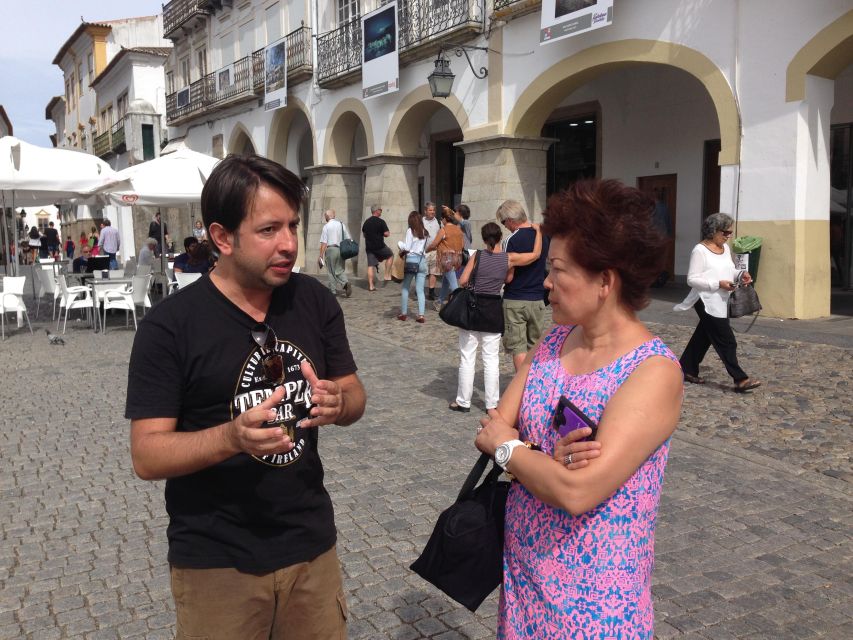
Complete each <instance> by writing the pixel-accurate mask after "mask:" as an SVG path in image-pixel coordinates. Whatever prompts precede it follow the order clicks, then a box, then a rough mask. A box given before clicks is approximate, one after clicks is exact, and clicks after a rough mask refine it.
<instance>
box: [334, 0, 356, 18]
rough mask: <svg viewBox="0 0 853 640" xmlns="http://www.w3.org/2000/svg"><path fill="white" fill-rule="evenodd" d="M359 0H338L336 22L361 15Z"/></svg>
mask: <svg viewBox="0 0 853 640" xmlns="http://www.w3.org/2000/svg"><path fill="white" fill-rule="evenodd" d="M360 5H361V2H360V0H338V24H344V23H345V22H349V21H350V20H354V19H355V18H357V17H358V16H359V15H361V6H360Z"/></svg>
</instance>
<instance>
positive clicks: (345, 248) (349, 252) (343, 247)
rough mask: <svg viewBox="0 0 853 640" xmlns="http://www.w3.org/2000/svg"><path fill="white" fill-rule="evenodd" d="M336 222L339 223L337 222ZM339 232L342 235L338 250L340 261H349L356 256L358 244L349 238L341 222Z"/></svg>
mask: <svg viewBox="0 0 853 640" xmlns="http://www.w3.org/2000/svg"><path fill="white" fill-rule="evenodd" d="M338 222H341V221H340V220H338ZM341 231H342V232H343V234H344V238H343V240H341V244H340V246H339V247H338V249H339V250H340V252H341V260H349V259H350V258H355V257H356V256H357V255H358V243H357V242H356V241H355V240H353V239H352V238H350V237H349V234H348V233H347V228H346V227H345V226H344V223H343V222H341Z"/></svg>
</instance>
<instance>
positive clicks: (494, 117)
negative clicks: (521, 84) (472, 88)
mask: <svg viewBox="0 0 853 640" xmlns="http://www.w3.org/2000/svg"><path fill="white" fill-rule="evenodd" d="M503 50H504V30H503V28H502V27H501V28H497V29H495V30H494V31H493V32H492V37H491V38H489V75H488V82H489V122H490V123H500V122H501V121H502V119H503V118H502V116H503V111H504V108H503V95H504V92H503V81H504V57H503V54H501V53H499V52H501V51H503ZM499 128H500V126H499ZM498 133H503V132H502V131H498Z"/></svg>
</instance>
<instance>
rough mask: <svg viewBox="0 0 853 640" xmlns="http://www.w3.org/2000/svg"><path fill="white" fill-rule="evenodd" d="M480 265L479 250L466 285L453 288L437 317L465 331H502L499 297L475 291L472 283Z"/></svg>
mask: <svg viewBox="0 0 853 640" xmlns="http://www.w3.org/2000/svg"><path fill="white" fill-rule="evenodd" d="M479 267H480V252H479V251H478V252H477V255H476V256H474V271H473V272H472V273H471V282H470V284H469V285H468V286H467V287H459V288H458V289H455V290H454V291H453V292H452V293H451V294H450V296H448V298H447V304H446V305H444V306H443V307H442V308H441V310H440V311H439V312H438V317H439V318H441V319H442V320H444V322H446V323H447V324H449V325H451V326H453V327H459V328H460V329H465V330H467V331H483V332H485V333H503V332H504V315H503V308H502V306H501V297H500V296H498V295H492V294H487V293H475V292H474V283H475V281H476V279H477V269H478V268H479Z"/></svg>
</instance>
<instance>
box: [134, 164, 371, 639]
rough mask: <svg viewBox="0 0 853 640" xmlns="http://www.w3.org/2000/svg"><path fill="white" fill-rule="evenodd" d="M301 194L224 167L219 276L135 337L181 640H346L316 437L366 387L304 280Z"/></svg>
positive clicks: (346, 418) (217, 224)
mask: <svg viewBox="0 0 853 640" xmlns="http://www.w3.org/2000/svg"><path fill="white" fill-rule="evenodd" d="M304 194H305V187H304V185H303V183H302V181H301V180H299V178H298V177H297V176H295V175H294V174H292V173H291V172H290V171H288V170H287V169H285V168H284V167H282V166H281V165H279V164H277V163H275V162H273V161H271V160H268V159H266V158H263V157H261V156H256V155H247V156H234V155H231V156H228V157H227V158H225V159H224V160H222V161H221V162H220V163H219V164H217V166H216V168H214V170H213V171H212V172H211V174H210V176H209V178H208V180H207V182H206V184H205V186H204V189H203V191H202V195H201V208H202V215H203V217H204V222H205V226H206V227H207V231H208V236H209V238H210V239H211V241H212V242H213V243H214V244H215V245H216V247H217V249H218V252H219V254H220V258H219V262H218V266H217V268H216V269H215V270H214V271H213V272H211V275H210V276H206V277H203V278H201V279H200V280H199V281H198V282H196V283H195V284H194V285H193V286H191V287H186V288H185V289H182V290H181V291H180V292H179V293H178V294H177V295H174V296H169V297H168V298H166V299H164V300H163V301H162V302H161V303H160V304H158V305H157V306H155V307H154V308H153V309H152V310H151V311H150V312H149V313H147V314H146V316H145V318H144V319H143V320H142V321H141V322H140V323H139V330H138V332H137V334H136V337H135V340H134V345H133V350H132V353H131V358H130V367H129V375H128V391H127V405H126V407H127V408H126V417H127V418H129V419H130V420H131V457H132V460H133V466H134V469H135V471H136V473H137V475H139V477H141V478H143V479H145V480H159V479H166V506H167V511H168V513H169V529H168V540H169V556H168V558H169V565H170V573H171V585H172V593H173V596H174V600H175V611H176V615H177V637H179V638H191V637H192V638H195V637H199V638H200V637H206V638H229V639H230V638H271V639H273V640H278V639H283V638H288V639H290V638H296V639H306V640H307V639H313V638H324V639H325V638H340V639H343V638H345V637H346V604H345V598H344V594H343V585H342V579H341V569H340V562H339V560H338V556H337V553H336V548H335V544H336V529H335V522H334V516H333V512H332V501H331V498H330V497H329V494H328V492H327V491H326V489H325V487H324V486H323V465H322V462H321V459H320V455H319V448H318V441H319V433H318V432H319V429H318V428H317V427H319V426H321V425H331V424H338V425H349V424H352V423H353V422H355V421H356V420H358V419H359V418H360V417H361V415H362V413H363V412H364V406H365V394H364V388H363V386H362V384H361V382H360V380H359V379H358V376H357V375H356V365H355V362H354V360H353V357H352V353H351V351H350V347H349V343H348V341H347V336H346V329H345V326H344V319H343V314H342V313H341V309H340V306H339V305H338V303H337V301H336V300H335V299H334V297H333V296H331V295H329V293H328V291H327V290H326V289H325V288H324V287H323V286H322V285H320V284H319V283H318V282H317V281H316V280H314V279H313V278H311V277H310V276H306V275H303V274H298V273H294V272H293V269H294V266H295V264H296V259H297V252H298V241H297V236H298V221H299V208H300V206H301V203H302V201H303V198H304Z"/></svg>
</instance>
